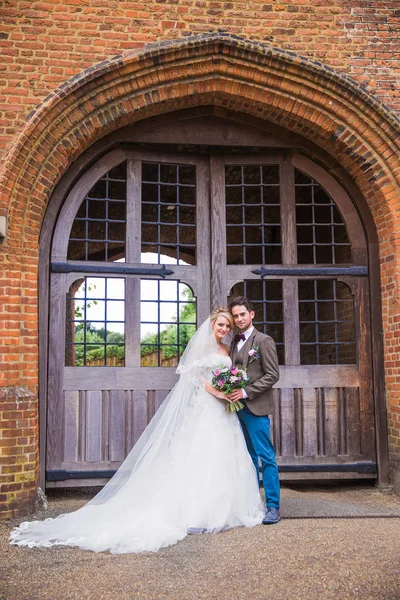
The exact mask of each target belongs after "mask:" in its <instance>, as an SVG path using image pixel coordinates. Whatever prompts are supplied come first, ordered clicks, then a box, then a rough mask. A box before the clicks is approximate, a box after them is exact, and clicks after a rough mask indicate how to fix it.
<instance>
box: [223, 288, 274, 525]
mask: <svg viewBox="0 0 400 600" xmlns="http://www.w3.org/2000/svg"><path fill="white" fill-rule="evenodd" d="M229 309H230V311H231V313H232V317H233V320H234V322H235V325H236V328H237V329H238V331H239V333H238V334H237V335H236V336H235V338H234V340H233V341H232V346H231V353H230V354H231V359H232V363H233V364H234V365H235V366H237V367H245V368H247V374H248V376H249V377H250V383H249V384H248V385H247V386H246V387H245V388H244V389H238V390H234V391H233V392H232V393H231V394H229V395H228V398H229V400H230V401H231V402H232V401H233V402H236V401H237V400H243V399H244V400H245V401H244V404H245V407H244V408H242V410H240V411H238V413H237V415H238V417H239V420H240V422H241V425H242V429H243V433H244V436H245V438H246V443H247V448H248V450H249V453H250V456H251V458H252V459H253V462H254V465H255V467H256V471H257V478H258V459H259V458H260V459H261V468H262V474H263V485H264V491H265V499H266V503H267V509H266V512H265V516H264V519H263V523H265V524H267V525H269V524H274V523H279V521H280V512H279V500H280V484H279V476H278V465H277V464H276V457H275V450H274V447H273V445H272V442H271V439H270V420H269V417H268V415H270V414H272V413H273V412H274V404H273V397H272V386H273V385H274V383H276V382H277V381H278V379H279V367H278V357H277V354H276V347H275V342H274V340H273V339H272V338H271V337H270V336H269V335H265V334H264V333H261V332H260V331H257V329H255V328H254V327H253V319H254V315H255V313H254V309H253V306H252V304H251V302H250V300H248V299H247V298H244V297H238V298H235V299H234V300H233V301H232V302H231V303H230V305H229Z"/></svg>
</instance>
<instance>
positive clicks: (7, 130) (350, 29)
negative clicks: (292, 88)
mask: <svg viewBox="0 0 400 600" xmlns="http://www.w3.org/2000/svg"><path fill="white" fill-rule="evenodd" d="M1 6H2V8H1V9H0V20H1V22H2V25H0V47H1V53H2V56H3V57H4V58H3V61H4V67H3V68H4V71H5V76H4V74H3V72H2V77H1V79H2V81H1V84H0V85H1V87H0V111H1V113H0V152H2V153H4V152H5V151H7V149H8V148H9V147H10V144H12V140H13V136H14V135H15V134H16V133H18V129H19V127H20V126H21V124H22V123H23V121H24V119H25V118H26V116H27V114H28V113H29V112H30V111H31V110H32V109H33V108H34V107H35V106H36V105H37V104H38V103H39V102H41V101H42V100H43V99H44V98H45V97H46V96H47V94H49V93H50V92H51V91H52V90H53V89H54V88H56V87H57V86H59V85H61V84H62V83H63V82H64V81H65V80H66V79H69V78H70V77H72V76H73V75H75V74H77V73H79V72H80V71H82V70H83V69H86V68H88V67H90V66H92V65H93V64H96V63H99V62H101V61H103V60H105V59H107V58H109V57H110V56H114V55H116V54H120V53H121V52H123V51H125V50H130V49H133V48H138V47H141V46H143V45H144V44H146V43H149V42H154V41H156V40H162V39H176V38H179V37H182V36H188V35H194V34H198V33H207V32H216V31H218V30H223V31H227V32H229V33H232V34H235V35H240V36H243V37H245V38H247V39H250V40H255V41H262V42H267V43H269V44H271V45H272V46H275V47H277V48H283V49H286V50H291V51H293V52H296V53H299V54H302V55H303V56H306V57H308V58H312V59H314V60H318V61H321V62H322V63H324V64H325V65H327V66H330V67H332V68H333V69H336V70H337V71H338V72H341V73H345V74H347V75H349V76H351V77H352V78H353V79H355V80H356V81H357V82H359V83H361V84H362V85H364V86H365V87H366V89H367V90H369V91H370V92H372V93H374V94H376V96H377V98H379V99H380V100H381V101H382V102H385V103H386V104H388V106H390V107H391V108H392V109H393V110H396V111H398V112H400V66H399V60H398V58H399V54H400V4H399V2H397V1H396V0H391V1H389V2H388V1H385V0H333V1H332V0H291V2H290V3H287V2H286V3H285V2H280V1H279V0H252V1H250V2H247V1H246V2H244V1H243V2H238V1H237V0H233V1H228V2H219V1H217V0H215V1H214V0H179V1H178V0H166V1H164V0H146V1H142V2H139V1H133V0H125V1H124V2H121V1H117V0H53V1H52V2H46V1H42V2H41V1H37V0H27V1H24V0H9V1H7V0H5V2H3V3H2V4H1ZM2 71H3V70H2ZM0 157H1V154H0Z"/></svg>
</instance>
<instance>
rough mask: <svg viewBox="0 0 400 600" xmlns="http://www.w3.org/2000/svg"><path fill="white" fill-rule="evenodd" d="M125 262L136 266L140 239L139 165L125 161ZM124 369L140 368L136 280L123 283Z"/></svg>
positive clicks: (139, 250)
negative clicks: (125, 367)
mask: <svg viewBox="0 0 400 600" xmlns="http://www.w3.org/2000/svg"><path fill="white" fill-rule="evenodd" d="M126 166H127V169H126V261H127V263H128V264H129V263H140V262H141V260H140V256H141V239H142V231H141V229H142V176H141V175H142V163H141V161H138V160H131V159H128V160H127V165H126ZM125 298H126V301H125V366H127V367H138V366H139V365H140V327H139V326H138V323H140V279H136V278H135V277H127V278H126V280H125Z"/></svg>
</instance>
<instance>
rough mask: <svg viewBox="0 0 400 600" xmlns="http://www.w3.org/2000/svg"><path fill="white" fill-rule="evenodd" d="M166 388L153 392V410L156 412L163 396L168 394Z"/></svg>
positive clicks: (163, 398) (162, 400)
mask: <svg viewBox="0 0 400 600" xmlns="http://www.w3.org/2000/svg"><path fill="white" fill-rule="evenodd" d="M168 394H169V391H168V390H156V392H155V411H156V412H157V411H158V409H159V408H160V406H161V404H162V403H163V402H164V400H165V398H166V397H167V396H168Z"/></svg>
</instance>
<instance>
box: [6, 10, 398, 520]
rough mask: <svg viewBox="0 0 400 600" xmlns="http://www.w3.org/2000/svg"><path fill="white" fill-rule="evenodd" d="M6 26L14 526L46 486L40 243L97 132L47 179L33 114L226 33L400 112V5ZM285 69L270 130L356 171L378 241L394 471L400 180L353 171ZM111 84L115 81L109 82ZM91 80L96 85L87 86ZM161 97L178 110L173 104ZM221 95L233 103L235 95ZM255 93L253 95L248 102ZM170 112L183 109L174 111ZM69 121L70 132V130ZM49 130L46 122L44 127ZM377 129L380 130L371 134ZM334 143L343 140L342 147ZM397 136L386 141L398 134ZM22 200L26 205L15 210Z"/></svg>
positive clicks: (69, 15) (59, 14)
mask: <svg viewBox="0 0 400 600" xmlns="http://www.w3.org/2000/svg"><path fill="white" fill-rule="evenodd" d="M0 21H1V25H0V45H1V52H2V56H3V57H4V59H3V60H2V64H1V67H0V68H1V70H2V71H1V77H0V159H5V158H6V157H7V158H9V157H10V156H12V155H13V152H17V150H18V154H17V156H16V159H15V169H16V170H14V171H10V173H7V177H6V179H5V184H4V188H3V192H2V196H0V216H2V215H4V216H5V215H8V217H9V234H8V239H7V241H6V243H5V244H3V245H1V244H0V302H1V303H0V388H3V389H4V391H3V396H2V398H0V400H1V402H2V405H1V407H0V427H1V429H2V433H1V436H0V458H1V459H3V458H4V461H0V463H3V466H2V467H1V471H0V477H1V479H0V483H1V487H0V513H1V512H2V511H3V514H6V515H10V514H11V513H12V514H17V513H18V512H23V511H25V510H26V508H27V507H28V506H29V505H31V504H32V502H33V499H34V491H35V485H36V483H37V468H38V460H37V445H38V425H37V420H36V419H37V358H38V357H37V343H38V338H37V264H38V231H39V229H40V223H41V220H42V217H43V212H44V210H45V206H46V201H47V200H48V198H49V196H50V193H51V191H52V189H53V188H54V185H55V184H56V183H57V181H58V179H59V178H60V176H61V175H62V173H63V172H65V170H66V169H67V168H68V166H69V164H70V163H71V161H72V160H73V159H74V158H76V157H77V156H78V155H79V153H80V152H81V151H82V150H83V149H84V148H85V144H86V143H87V139H85V135H86V132H87V130H85V132H84V135H82V138H81V139H79V140H78V141H75V142H74V141H71V142H70V143H69V144H64V145H63V143H61V142H59V140H57V135H56V133H51V134H49V137H48V138H45V143H46V144H48V145H49V147H51V144H52V141H53V139H54V147H55V145H56V144H58V145H57V152H55V153H54V159H53V158H52V162H51V164H49V166H46V168H45V169H44V170H41V171H40V168H41V166H42V163H43V158H44V157H43V155H42V154H41V143H42V142H40V143H39V141H38V148H35V147H34V146H35V141H34V139H33V138H34V136H35V135H37V136H38V140H39V138H40V135H41V126H40V124H39V125H38V126H37V128H36V129H35V128H34V126H33V125H32V127H31V131H32V132H33V133H31V138H30V142H31V146H30V149H29V153H30V154H28V150H26V152H24V147H22V148H19V147H18V140H19V137H18V136H19V135H21V132H22V127H23V125H24V123H25V121H26V119H27V117H28V115H29V113H30V112H31V111H32V110H33V109H34V108H35V107H36V106H37V105H38V104H40V103H41V102H43V101H44V100H45V98H46V96H47V95H48V94H51V93H52V92H53V91H54V90H55V89H56V88H57V87H58V86H61V85H63V84H64V83H65V82H66V81H67V80H68V79H69V78H71V77H73V76H74V75H77V74H79V73H81V72H82V70H83V69H87V68H89V67H92V66H93V65H95V64H97V63H99V62H101V61H103V60H108V59H110V57H113V56H115V55H118V54H121V53H122V52H125V51H127V50H132V49H135V48H141V47H142V46H143V45H144V44H146V43H150V42H154V41H157V40H170V39H176V38H181V37H182V36H184V37H186V36H191V35H194V34H198V33H203V32H216V31H218V30H223V31H226V32H228V33H231V34H234V35H240V36H242V37H245V38H248V39H249V40H252V41H260V42H263V43H265V44H267V45H271V46H274V47H277V48H282V49H284V50H288V51H291V52H294V53H299V54H300V55H303V56H305V57H308V58H309V59H312V60H314V61H320V62H321V63H322V64H324V65H326V66H327V67H331V68H332V69H334V70H335V71H336V72H338V73H343V74H346V75H349V76H350V77H352V78H353V79H354V80H355V81H356V82H358V83H359V84H361V85H363V86H365V89H366V90H368V91H370V92H372V93H373V94H375V97H376V98H377V99H378V100H381V101H383V102H384V103H386V104H387V105H388V106H389V107H390V108H391V109H392V110H393V111H395V112H396V113H397V114H400V83H399V81H400V78H399V70H400V69H399V61H398V58H399V54H400V36H399V33H400V5H399V3H398V2H395V1H393V2H383V1H382V2H381V1H378V0H371V1H368V2H366V1H365V0H359V1H355V0H346V1H344V0H343V1H340V2H339V1H335V2H332V1H329V0H293V1H292V2H291V3H290V5H287V4H283V3H281V2H276V1H272V0H271V1H268V0H266V1H265V2H258V1H254V2H250V3H249V2H236V1H232V2H212V1H209V0H204V1H200V0H179V2H178V1H177V0H175V1H170V2H163V1H161V0H159V1H151V0H149V1H147V2H143V3H140V2H133V1H129V0H127V1H125V2H117V1H113V0H86V1H84V0H63V1H61V0H60V1H59V2H58V1H54V2H39V1H35V0H33V1H29V2H28V1H21V0H10V1H7V0H6V1H5V2H3V3H2V4H1V8H0ZM188 64H189V63H188ZM187 69H190V67H189V66H188V67H187ZM287 69H288V71H290V69H291V70H292V77H293V89H292V90H291V89H288V91H289V93H292V94H293V97H294V100H293V102H292V105H293V109H292V111H293V112H292V114H290V109H289V108H288V106H287V105H288V104H289V103H288V102H287V101H286V100H285V105H284V103H283V101H282V102H281V105H279V99H277V100H276V105H275V107H274V111H273V112H272V113H271V115H272V116H271V119H274V120H275V122H276V123H278V124H280V125H283V126H287V127H288V128H289V129H290V128H293V129H296V130H297V132H298V133H302V134H303V135H305V136H306V137H309V139H312V140H313V141H314V142H315V143H317V144H320V145H321V147H323V148H324V149H326V150H327V151H331V150H332V153H333V152H334V150H333V149H334V148H335V151H337V153H338V154H337V159H338V160H339V159H340V156H341V162H342V166H343V167H344V168H346V169H348V171H349V173H351V174H352V176H353V178H354V180H355V181H356V182H357V184H358V186H359V187H360V189H361V190H362V191H363V194H364V196H365V198H366V199H367V201H368V203H369V205H370V208H371V211H372V214H373V217H374V219H375V222H376V224H377V228H378V231H379V235H380V243H381V247H380V249H381V258H382V293H383V318H384V329H385V352H386V354H385V359H386V366H387V368H386V384H387V393H388V405H389V409H390V410H389V442H390V448H391V451H392V456H393V457H394V459H395V458H396V457H399V456H400V408H399V397H400V394H399V391H400V360H399V352H400V346H399V339H400V317H399V316H398V315H399V313H400V310H399V300H398V299H399V292H398V290H399V287H400V258H399V257H400V232H399V227H400V224H399V223H398V222H396V221H394V220H393V215H394V214H396V209H397V210H398V208H399V205H400V199H399V192H398V189H399V188H398V187H397V188H396V182H395V177H396V174H397V177H399V175H400V169H395V168H392V170H391V171H390V172H389V170H388V172H387V173H385V174H384V175H382V172H381V166H376V173H375V175H376V179H377V180H379V181H378V183H377V184H376V185H375V183H374V177H375V176H374V177H372V176H371V172H370V171H369V170H367V171H365V170H363V169H358V170H357V164H358V166H360V164H361V163H360V160H361V159H360V156H361V157H362V156H363V153H364V150H363V148H362V147H361V149H360V143H359V142H357V143H355V142H353V141H352V137H351V136H352V134H351V133H350V128H349V131H347V130H346V128H345V130H344V131H343V133H341V134H337V128H338V122H339V121H340V122H341V119H344V120H345V118H346V115H345V114H344V113H343V109H342V108H340V109H338V111H337V116H336V117H335V118H334V117H332V118H330V117H326V116H324V112H323V111H322V112H321V111H320V112H318V111H317V110H315V111H314V112H311V108H309V107H307V106H306V105H304V106H303V108H301V107H300V108H299V107H298V106H297V105H296V101H295V99H296V97H297V95H298V90H297V89H296V85H295V84H296V81H301V79H300V75H299V73H298V71H297V70H296V69H297V67H296V68H294V67H292V68H291V67H290V66H289V67H287ZM277 75H278V78H277V83H276V84H275V85H276V88H278V87H279V81H278V80H279V77H280V75H279V71H277ZM107 77H108V74H107V72H105V74H104V81H107ZM138 77H139V76H138ZM257 77H259V76H258V75H257ZM87 79H88V81H89V79H90V77H89V75H88V76H87ZM321 81H323V80H322V79H321ZM318 82H319V79H318V74H317V75H316V76H315V79H314V85H315V94H314V95H313V92H312V90H311V91H309V95H310V98H312V100H313V101H316V100H317V99H318V101H319V102H320V103H321V105H322V102H323V101H325V102H326V113H325V114H327V113H329V110H330V109H331V107H330V106H329V101H328V100H322V98H323V96H324V89H323V85H325V83H324V84H323V85H322V84H319V83H318ZM177 85H178V84H177ZM222 88H223V84H221V89H222ZM176 89H177V90H178V89H182V92H183V91H184V90H185V92H186V90H187V87H184V85H183V84H182V88H178V87H177V88H176ZM227 89H228V86H227ZM235 91H237V96H238V98H239V100H238V102H237V104H234V101H233V100H229V102H230V103H231V105H230V106H231V107H232V108H233V109H234V110H240V109H241V108H243V106H244V105H245V101H244V100H240V93H242V91H241V90H240V89H239V87H237V88H235ZM164 93H165V97H166V98H168V93H167V92H164ZM218 93H220V94H222V95H223V94H225V91H220V92H218ZM246 93H247V92H243V98H245V94H246ZM213 97H215V98H218V94H217V92H216V93H215V95H214V96H212V95H209V96H207V99H212V98H213ZM328 97H329V96H328ZM171 98H172V97H171ZM204 98H205V96H204ZM277 98H278V96H277ZM199 99H200V100H201V96H200V92H199ZM99 101H100V99H99ZM101 101H102V99H101ZM272 101H273V95H272V94H271V102H272ZM310 101H311V100H310ZM224 102H225V100H224ZM227 102H228V100H227ZM257 102H258V103H259V105H260V106H261V99H258V98H257ZM49 103H51V102H50V101H49ZM144 104H145V100H142V104H141V105H142V106H143V105H144ZM254 104H255V105H256V102H254ZM170 105H171V107H172V108H174V107H177V106H176V102H175V104H174V102H173V100H172V99H171V103H170ZM360 107H361V105H360ZM60 111H61V109H60ZM259 111H260V112H259V113H258V115H259V116H263V115H264V116H265V117H267V115H268V114H269V112H268V111H267V110H266V109H263V111H264V112H262V109H261V108H259ZM285 111H286V112H285ZM60 114H61V112H60ZM143 114H144V113H143ZM150 114H151V110H150ZM355 114H356V113H355V112H354V115H355ZM354 115H353V117H352V119H353V123H354V121H355V120H356V119H359V121H360V122H359V123H356V125H355V126H357V127H358V128H359V130H360V131H361V129H362V127H363V126H364V125H362V123H361V120H362V118H363V116H364V115H363V110H362V108H359V113H358V117H357V118H356V117H355V116H354ZM79 118H80V119H82V122H83V120H84V119H85V112H84V110H83V108H81V107H80V105H79V108H78V106H77V107H76V109H75V110H74V119H75V121H76V119H79ZM65 119H67V117H65ZM307 119H308V121H307ZM335 119H337V120H336V121H335ZM122 121H123V117H121V121H118V123H119V124H124V123H123V122H122ZM127 122H129V118H128V121H127ZM296 122H297V124H296ZM64 123H65V121H62V126H63V127H64ZM93 123H94V125H93V129H92V133H91V135H92V138H91V141H94V140H96V139H98V138H99V137H101V135H103V134H105V133H107V132H108V131H111V130H112V128H113V127H115V126H116V125H115V124H114V125H113V124H112V123H111V122H110V123H107V124H106V126H104V128H103V129H102V127H101V124H100V125H99V124H97V125H96V123H95V122H94V121H93ZM377 123H378V125H377V127H379V126H380V124H381V121H380V120H379V119H378V120H377ZM346 126H347V125H346ZM44 127H45V125H44V124H43V127H42V129H43V128H44ZM55 127H56V128H57V123H56V125H55ZM60 127H61V125H60ZM368 127H370V128H371V130H372V131H373V127H372V125H371V124H369V125H368ZM385 127H386V125H385ZM333 135H335V136H336V135H337V138H335V146H333V142H332V139H333V137H332V136H333ZM387 135H389V138H390V134H387ZM40 139H42V138H40ZM72 139H73V137H72V134H71V140H72ZM376 140H378V137H377V138H376ZM89 141H90V140H89ZM372 141H374V140H372ZM88 143H89V142H88ZM371 143H372V142H371ZM374 143H375V152H376V156H377V157H378V158H379V148H380V146H379V144H380V143H381V144H382V146H381V148H382V151H381V154H382V155H383V157H384V158H385V159H386V160H387V161H389V158H391V154H390V152H392V153H395V151H394V150H393V148H394V144H392V150H390V144H391V141H390V139H389V141H387V140H386V141H385V144H387V146H384V145H383V142H378V141H376V142H374ZM43 147H44V146H43ZM340 152H341V153H342V154H341V155H340ZM365 152H366V151H365ZM339 155H340V156H339ZM361 166H362V165H361ZM18 168H19V169H20V172H22V171H23V172H24V179H23V181H22V182H19V183H18V186H19V187H18V190H17V192H15V187H16V185H17V184H16V180H17V176H18ZM38 173H39V175H38ZM397 186H398V184H397ZM396 190H397V191H396ZM13 194H14V196H13ZM12 198H18V202H17V201H16V200H15V201H14V200H12ZM27 207H28V209H29V210H27ZM397 214H398V213H397ZM27 215H28V216H27ZM21 390H22V391H21Z"/></svg>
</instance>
